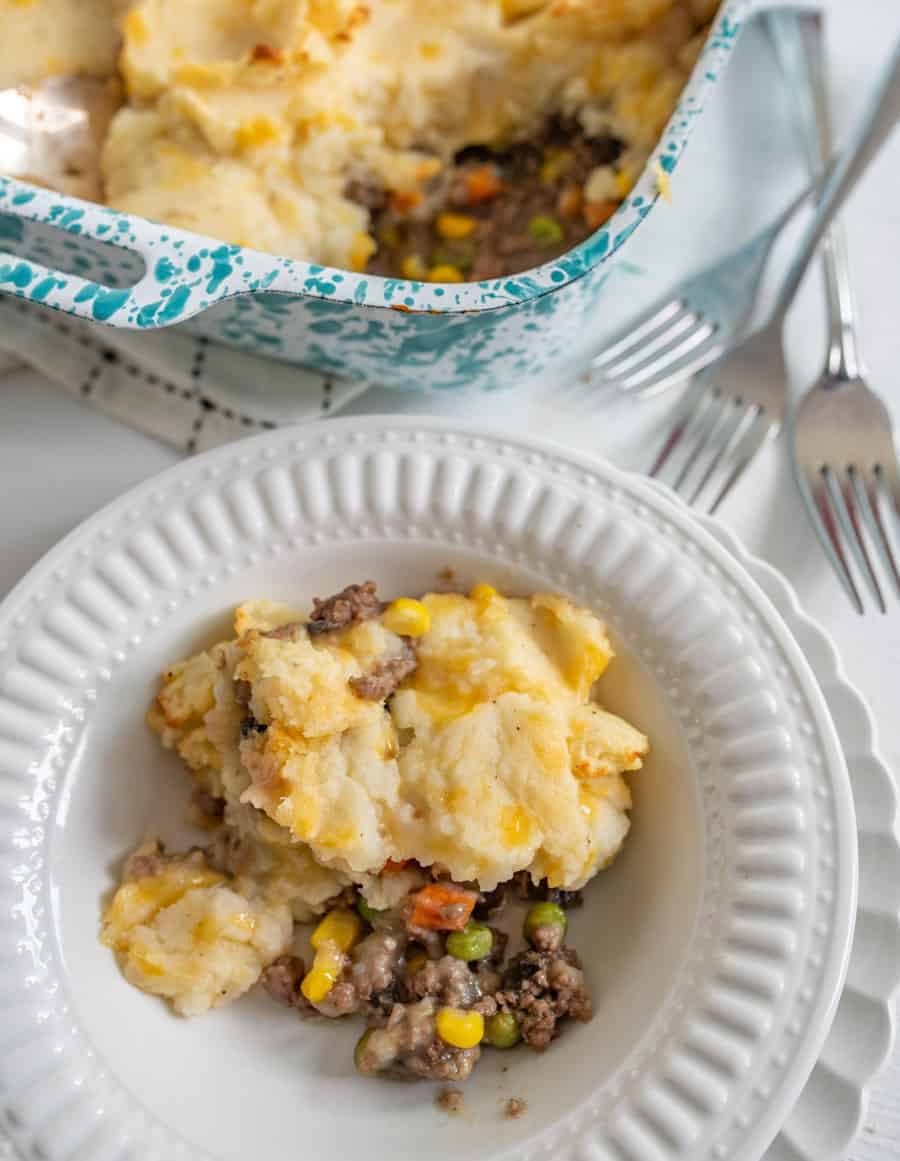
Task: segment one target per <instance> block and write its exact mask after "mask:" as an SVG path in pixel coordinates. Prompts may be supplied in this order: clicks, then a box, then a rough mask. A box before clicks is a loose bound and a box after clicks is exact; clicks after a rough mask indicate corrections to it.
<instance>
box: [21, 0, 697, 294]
mask: <svg viewBox="0 0 900 1161" xmlns="http://www.w3.org/2000/svg"><path fill="white" fill-rule="evenodd" d="M716 8H717V3H716V0H454V2H453V3H446V2H445V0H368V2H366V3H360V2H359V0H190V2H189V3H184V2H183V0H130V2H129V0H27V2H24V3H23V0H0V19H2V21H3V30H4V36H3V37H2V38H0V89H7V88H10V87H14V86H20V87H21V89H22V93H23V94H24V95H25V96H26V97H27V96H28V94H29V93H32V94H37V95H38V99H39V94H40V89H41V86H43V85H48V84H49V85H57V84H58V83H59V82H60V80H61V79H62V80H66V79H69V80H79V81H83V82H85V83H87V84H89V85H94V86H95V87H99V88H102V89H103V90H104V92H105V93H106V95H107V97H108V98H109V99H108V101H107V102H106V112H105V113H99V112H98V114H97V117H98V120H99V121H102V124H100V125H98V126H97V133H96V134H95V136H100V137H102V138H103V144H102V155H101V157H100V163H99V172H100V179H99V188H98V189H97V190H96V193H95V194H94V195H93V196H96V197H98V198H100V199H102V200H104V201H106V202H107V203H108V204H109V205H111V206H113V207H115V208H116V209H118V210H121V211H124V212H125V213H127V214H131V215H140V216H142V217H146V218H150V219H154V220H156V221H160V222H164V223H166V224H168V225H172V226H176V227H181V228H183V229H186V230H192V231H197V232H199V233H202V234H208V235H212V236H214V237H218V238H222V239H224V240H226V241H228V242H231V243H234V244H236V245H239V246H247V247H252V248H254V249H257V250H263V251H268V252H272V253H274V254H278V255H282V256H287V257H292V258H298V259H304V260H306V261H309V262H316V263H322V264H327V265H330V266H335V267H341V268H343V269H351V270H356V271H363V270H369V271H372V272H375V273H381V274H387V275H391V276H394V277H398V278H403V279H406V280H413V281H415V280H423V281H424V280H427V281H433V282H445V283H446V282H460V281H466V280H467V281H478V280H483V279H489V278H494V277H500V276H502V275H504V274H509V273H512V272H515V271H521V270H525V269H528V268H531V267H535V266H538V265H541V264H542V263H544V262H547V261H549V260H551V259H553V258H555V257H556V256H558V255H559V254H562V253H563V252H565V251H566V250H568V249H571V248H572V247H573V246H575V245H577V244H578V243H579V242H581V241H583V240H584V239H585V238H586V237H588V236H589V235H590V234H591V233H593V232H594V230H596V229H597V228H598V227H599V226H601V225H602V224H603V223H604V222H605V221H606V220H607V219H608V218H609V217H610V216H611V215H612V213H613V212H614V211H615V209H616V208H617V206H618V205H619V204H620V203H621V202H622V201H623V199H624V198H625V197H626V196H627V194H628V192H629V190H630V189H631V187H632V185H633V184H634V182H635V180H636V179H637V177H638V175H639V173H640V171H641V170H642V168H643V166H644V164H645V162H646V160H647V158H648V157H649V155H650V153H651V151H652V149H653V147H654V146H655V145H656V142H657V140H658V139H659V137H660V135H661V133H662V130H663V128H664V127H665V124H666V122H667V121H668V119H669V117H670V115H671V114H672V111H673V109H674V108H675V105H676V103H677V101H678V98H679V95H680V93H681V90H682V88H683V86H684V84H685V82H686V81H687V79H688V77H689V74H690V71H691V69H692V67H693V65H694V63H695V61H696V59H697V57H698V55H699V52H700V49H701V48H702V45H703V42H704V38H705V36H706V33H707V30H708V28H709V24H710V21H711V20H712V17H713V16H714V14H715V10H716ZM93 104H94V107H95V108H97V109H100V108H102V107H104V106H103V103H102V102H97V101H95V102H94V103H93ZM57 171H58V172H57ZM14 176H17V177H23V178H25V179H26V180H37V181H39V182H44V183H48V184H51V185H54V186H56V187H57V188H60V189H61V190H62V192H64V193H76V194H82V195H83V194H84V192H85V188H84V180H83V178H84V175H83V173H81V172H80V163H76V164H73V165H70V166H68V167H62V166H60V167H55V168H54V170H53V172H52V173H51V175H50V176H49V177H48V175H47V174H43V175H42V174H41V173H30V172H27V171H25V172H23V171H21V170H16V172H15V173H14ZM661 179H662V180H664V175H661ZM89 196H91V195H89Z"/></svg>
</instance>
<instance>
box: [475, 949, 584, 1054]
mask: <svg viewBox="0 0 900 1161" xmlns="http://www.w3.org/2000/svg"><path fill="white" fill-rule="evenodd" d="M494 999H495V1000H496V1002H497V1004H498V1006H499V1008H500V1009H501V1010H502V1011H506V1012H513V1013H515V1015H516V1016H517V1017H518V1019H519V1026H520V1028H521V1032H522V1040H523V1041H524V1042H525V1043H526V1044H527V1045H528V1046H529V1047H530V1048H534V1049H536V1050H537V1051H539V1052H541V1051H543V1050H544V1049H545V1048H547V1046H548V1045H549V1044H550V1041H551V1040H553V1039H554V1038H555V1037H556V1036H558V1035H559V1027H558V1025H559V1022H560V1020H563V1019H565V1018H566V1017H568V1018H570V1019H573V1020H581V1021H587V1020H590V1018H591V1016H592V1015H593V1004H592V1002H591V997H590V993H589V992H588V988H587V984H586V982H585V979H584V973H583V972H582V970H581V963H580V961H579V959H578V955H577V953H576V952H575V950H574V949H573V948H570V947H557V948H556V949H554V950H537V949H533V950H528V951H523V952H520V953H519V955H517V956H514V957H513V959H512V960H511V961H510V963H509V966H508V967H507V969H506V972H505V973H504V977H503V987H502V988H501V989H500V991H498V992H497V993H496V995H495V997H494Z"/></svg>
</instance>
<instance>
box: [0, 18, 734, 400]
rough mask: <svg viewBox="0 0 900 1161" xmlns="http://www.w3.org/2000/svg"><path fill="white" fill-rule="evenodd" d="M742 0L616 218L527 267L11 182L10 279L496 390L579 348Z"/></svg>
mask: <svg viewBox="0 0 900 1161" xmlns="http://www.w3.org/2000/svg"><path fill="white" fill-rule="evenodd" d="M744 7H745V0H726V2H725V4H724V5H723V7H722V9H721V11H720V13H719V14H718V16H717V18H716V20H715V22H714V25H713V28H712V31H711V33H710V36H709V38H708V40H707V43H706V45H705V47H704V49H703V52H702V53H701V56H700V58H699V60H698V62H697V64H696V66H695V68H694V70H693V73H692V75H691V78H690V80H689V82H688V84H687V86H686V88H685V90H684V91H683V93H682V96H681V99H680V101H679V103H678V106H677V108H676V109H675V112H674V113H673V115H672V117H671V119H670V121H669V123H668V126H667V128H666V130H665V132H664V133H663V136H662V138H661V140H660V141H659V143H658V145H657V148H656V150H655V151H654V153H653V155H652V156H651V159H650V161H649V163H648V165H647V166H646V168H645V170H644V172H643V174H642V175H641V177H640V178H639V180H638V181H637V183H636V185H635V187H634V189H633V190H632V192H631V193H630V195H629V196H628V198H627V199H626V200H625V201H624V202H623V203H622V205H621V206H620V208H619V209H618V211H617V212H616V213H615V214H614V215H613V217H612V218H611V219H610V220H609V222H608V223H606V224H605V225H604V226H603V227H601V228H600V229H599V230H597V231H596V232H595V233H594V234H593V235H592V236H591V237H590V238H588V239H587V240H586V241H585V242H583V243H581V244H580V245H578V246H576V247H575V248H573V249H571V250H570V251H568V252H567V253H565V254H563V255H562V256H561V257H559V258H557V259H555V260H553V261H551V262H548V263H545V264H544V265H542V266H539V267H536V268H535V269H533V270H530V271H527V272H525V273H523V274H519V275H515V276H510V277H503V278H497V279H492V280H489V281H484V282H475V283H432V282H427V283H426V282H415V281H404V280H401V279H392V278H382V277H378V276H375V275H368V274H353V273H350V272H348V271H342V270H335V269H333V268H330V267H325V266H320V265H315V264H310V263H306V262H301V261H297V260H294V259H290V258H286V257H278V256H273V255H271V254H263V253H260V252H258V251H255V250H251V249H248V248H246V247H241V246H235V245H226V244H224V243H222V242H221V241H216V240H214V239H211V238H208V237H203V236H201V235H198V234H194V233H190V232H188V231H184V230H181V229H177V228H174V227H170V226H163V225H158V224H155V223H152V222H150V221H148V220H146V219H143V218H138V217H135V216H131V215H124V214H122V213H120V212H117V211H115V210H111V209H109V208H107V207H103V206H99V205H95V204H93V203H88V202H83V201H79V200H78V199H75V198H71V197H65V196H63V195H60V194H58V193H54V192H50V191H47V190H44V189H39V188H35V187H34V186H31V185H28V184H26V183H22V182H19V181H16V180H14V179H10V178H6V179H0V291H2V292H4V293H11V294H14V295H18V296H19V297H22V298H26V299H28V300H30V301H32V302H38V303H43V304H44V305H46V306H48V307H52V308H54V309H57V310H62V311H65V312H67V313H70V314H75V315H78V316H80V317H82V318H87V319H92V320H96V321H99V322H101V323H105V324H107V325H110V326H116V327H126V328H140V329H156V328H161V327H167V326H172V325H183V326H186V327H187V328H189V329H190V330H191V331H192V332H193V333H195V334H200V335H204V336H206V337H208V338H210V339H213V340H215V341H218V342H223V343H227V344H231V345H233V346H238V347H241V348H243V349H245V350H250V351H254V352H257V353H260V354H265V355H269V356H273V357H276V358H280V359H283V360H286V361H289V362H296V363H301V364H303V365H307V366H311V367H315V368H317V369H319V370H323V371H329V372H333V373H336V374H342V375H348V376H353V377H355V378H357V379H358V380H360V381H362V382H381V383H390V384H391V385H392V386H398V387H406V388H416V387H422V386H425V385H426V384H427V386H429V387H431V388H436V389H455V388H462V387H471V386H478V387H481V388H492V387H496V386H499V385H500V384H502V383H508V382H510V381H518V380H522V379H524V378H528V377H530V376H532V375H536V374H539V373H541V372H543V371H545V370H546V369H547V368H548V367H550V366H552V365H554V364H556V363H559V362H561V361H563V360H564V359H565V358H566V357H567V356H568V355H570V354H571V352H572V350H573V348H574V347H575V345H576V343H577V342H578V341H579V340H580V339H583V336H584V334H585V330H586V326H587V325H588V323H589V320H590V319H592V318H595V317H596V311H597V308H598V305H599V304H600V303H601V302H602V299H603V296H604V294H607V293H608V292H609V285H610V278H611V276H613V275H614V273H615V271H616V268H617V266H618V264H619V262H620V261H621V256H622V255H623V253H625V252H626V248H625V245H624V244H625V243H626V241H627V239H628V238H629V237H630V236H631V235H632V234H633V232H634V230H635V229H636V228H637V226H638V225H639V224H640V223H641V221H643V220H644V218H646V217H647V215H648V214H649V213H650V211H651V210H652V208H653V205H654V202H655V201H656V198H657V196H658V183H659V175H660V173H671V172H672V171H673V170H674V169H675V167H676V165H677V163H678V160H679V158H680V156H681V154H682V152H683V150H684V147H685V145H686V142H687V139H688V137H689V135H690V132H691V129H692V127H693V125H694V124H695V122H696V120H697V117H698V116H699V115H700V113H701V112H702V109H703V107H704V104H705V102H706V100H707V99H708V97H709V95H710V91H711V89H712V88H713V86H714V85H715V84H716V81H717V79H718V77H719V75H720V74H721V71H722V69H723V67H724V65H725V63H726V61H727V59H728V57H729V55H730V52H731V49H732V47H733V45H734V41H735V38H736V36H737V33H738V29H739V27H740V15H741V11H742V10H743V8H744Z"/></svg>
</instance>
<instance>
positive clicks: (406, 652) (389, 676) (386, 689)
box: [350, 637, 419, 701]
mask: <svg viewBox="0 0 900 1161" xmlns="http://www.w3.org/2000/svg"><path fill="white" fill-rule="evenodd" d="M418 663H419V659H418V656H417V654H416V648H415V645H414V644H413V643H412V641H411V640H410V639H409V637H404V638H403V651H402V652H401V653H398V654H397V656H396V657H388V658H387V659H386V660H384V661H379V662H378V664H377V665H376V666H375V668H374V669H373V670H372V671H371V672H370V673H363V674H361V675H360V676H359V677H351V678H350V686H351V688H352V690H353V692H354V693H355V694H357V695H358V696H359V697H362V698H365V699H366V701H384V700H385V699H386V698H388V697H390V696H391V694H392V693H393V692H394V691H395V690H396V688H397V686H398V685H399V684H400V682H401V681H403V680H404V679H405V678H407V677H409V675H410V674H411V673H412V672H413V671H414V670H415V668H416V666H417V665H418Z"/></svg>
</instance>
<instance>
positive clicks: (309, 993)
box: [300, 943, 344, 1004]
mask: <svg viewBox="0 0 900 1161" xmlns="http://www.w3.org/2000/svg"><path fill="white" fill-rule="evenodd" d="M343 967H344V957H343V955H342V954H341V951H340V949H339V948H338V947H337V946H336V945H335V944H333V943H323V944H322V945H321V946H320V947H319V948H318V949H317V950H316V955H315V959H313V964H312V967H311V968H310V969H309V971H308V972H307V973H306V975H305V976H304V977H303V983H302V984H301V985H300V991H301V992H302V993H303V995H304V996H306V998H307V1000H309V1002H310V1003H311V1004H320V1003H321V1002H322V1000H324V999H325V997H326V996H327V995H328V993H329V992H330V991H331V989H332V988H333V987H334V985H335V984H336V983H337V981H338V977H339V976H340V974H341V972H342V970H343Z"/></svg>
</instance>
